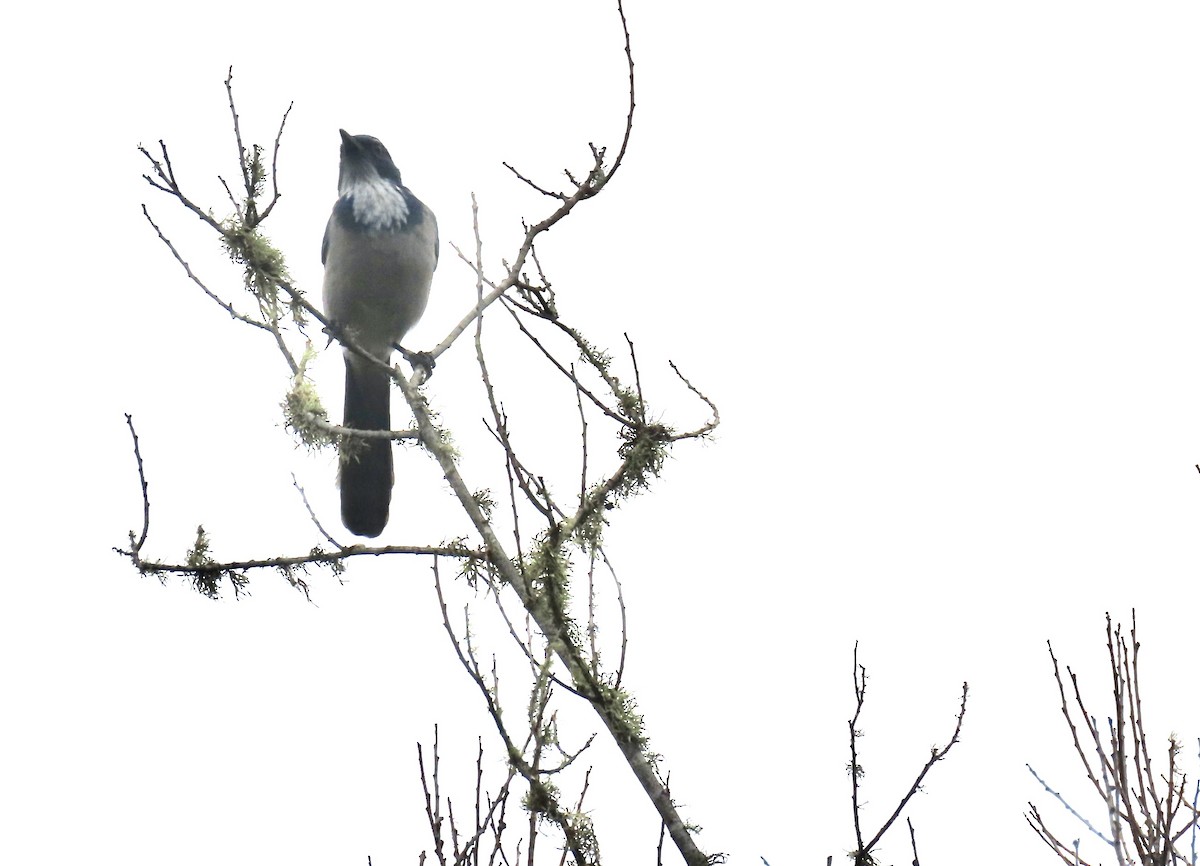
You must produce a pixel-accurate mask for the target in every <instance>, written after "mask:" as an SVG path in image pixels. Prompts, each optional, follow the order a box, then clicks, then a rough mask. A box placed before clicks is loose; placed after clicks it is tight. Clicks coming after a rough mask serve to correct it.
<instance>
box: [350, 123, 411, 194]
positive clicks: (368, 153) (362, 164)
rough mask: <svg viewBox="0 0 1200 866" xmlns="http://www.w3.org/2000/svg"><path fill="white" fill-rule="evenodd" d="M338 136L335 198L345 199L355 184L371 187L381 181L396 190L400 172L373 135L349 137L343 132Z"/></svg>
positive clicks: (385, 149)
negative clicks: (338, 156) (336, 193)
mask: <svg viewBox="0 0 1200 866" xmlns="http://www.w3.org/2000/svg"><path fill="white" fill-rule="evenodd" d="M338 132H340V133H341V136H342V158H341V164H340V166H339V169H338V194H339V195H345V194H346V193H347V192H349V191H350V190H351V189H352V188H353V187H355V186H357V185H359V184H369V185H373V184H376V183H378V182H379V181H381V180H382V181H384V182H386V183H391V184H395V185H396V186H397V187H398V186H400V169H398V168H396V163H394V162H393V161H392V155H391V154H390V153H388V150H387V148H386V147H384V146H383V142H382V141H380V140H379V139H378V138H375V136H373V135H351V134H350V133H348V132H346V130H344V129H339V130H338Z"/></svg>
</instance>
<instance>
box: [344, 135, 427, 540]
mask: <svg viewBox="0 0 1200 866" xmlns="http://www.w3.org/2000/svg"><path fill="white" fill-rule="evenodd" d="M339 131H340V132H341V135H342V152H341V167H340V169H339V171H338V200H337V203H336V204H335V205H334V206H333V214H332V215H331V216H330V217H329V223H328V225H326V227H325V239H324V241H323V242H322V244H321V263H322V264H323V265H325V285H324V298H325V315H326V316H328V317H329V318H330V319H331V320H332V321H333V323H334V325H335V326H336V327H337V328H340V329H341V330H342V332H343V333H344V334H345V336H346V337H348V338H349V339H350V340H351V341H353V342H354V344H355V345H357V346H358V347H359V348H361V349H363V350H364V351H366V352H367V353H369V354H371V355H373V356H374V357H376V358H379V359H380V360H382V361H389V360H390V358H391V354H392V344H393V343H398V342H400V340H402V339H403V338H404V335H405V334H406V333H407V332H408V330H409V328H411V327H412V326H413V325H415V324H416V323H417V320H418V319H420V318H421V314H422V313H423V312H425V304H426V302H427V301H428V300H429V284H430V282H431V281H432V280H433V270H434V268H436V267H437V260H438V232H437V220H436V219H435V218H434V216H433V212H432V211H430V210H429V208H427V207H425V205H423V204H422V203H421V202H420V200H419V199H418V198H417V197H416V196H414V195H413V194H412V193H411V192H409V191H408V188H407V187H405V186H404V185H403V184H402V183H401V182H400V170H399V169H398V168H396V164H395V163H394V162H392V157H391V155H390V154H389V153H388V152H387V148H385V147H384V146H383V143H382V142H381V141H380V140H379V139H377V138H373V137H371V136H369V135H350V134H349V133H347V132H346V131H345V130H344V129H343V130H339ZM343 354H344V356H345V359H346V404H345V414H344V417H343V420H342V425H343V426H345V427H351V428H354V429H356V430H388V429H391V397H392V389H391V384H392V383H391V378H390V376H389V375H388V373H387V371H386V370H384V369H382V368H381V367H379V366H377V365H375V364H372V363H371V362H370V361H368V360H366V359H365V358H362V357H359V356H358V355H355V354H354V353H352V352H350V351H349V350H343ZM352 450H353V451H354V453H353V454H350V455H346V456H343V458H342V460H341V470H340V472H339V480H340V483H341V491H342V523H344V524H345V526H346V528H347V529H349V530H350V531H351V532H353V533H354V534H355V535H365V536H369V537H371V538H374V537H375V536H377V535H379V533H381V532H383V528H384V527H385V526H387V522H388V508H389V506H390V504H391V500H392V484H393V476H392V443H391V440H381V439H359V440H357V442H356V447H354V448H353V449H352Z"/></svg>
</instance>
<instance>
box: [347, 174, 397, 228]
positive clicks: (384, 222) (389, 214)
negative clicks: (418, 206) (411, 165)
mask: <svg viewBox="0 0 1200 866" xmlns="http://www.w3.org/2000/svg"><path fill="white" fill-rule="evenodd" d="M346 195H347V196H348V197H349V198H350V207H351V209H352V210H353V212H354V221H355V222H356V223H358V224H359V225H361V226H363V227H364V228H367V229H371V230H373V231H384V230H387V229H399V228H403V227H404V224H405V223H407V222H408V201H407V200H406V199H405V198H404V193H402V192H401V191H400V187H399V186H397V185H396V184H394V183H392V182H391V181H387V180H384V179H383V178H381V177H379V176H378V175H376V176H375V177H373V178H371V179H370V180H361V181H359V182H357V183H355V184H354V185H352V186H351V187H350V188H349V189H348V190H346Z"/></svg>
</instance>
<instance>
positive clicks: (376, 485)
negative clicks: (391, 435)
mask: <svg viewBox="0 0 1200 866" xmlns="http://www.w3.org/2000/svg"><path fill="white" fill-rule="evenodd" d="M391 403H392V383H391V379H390V377H389V376H388V374H387V371H386V370H381V369H379V368H378V367H374V366H368V365H365V364H364V365H362V366H354V365H352V364H351V362H350V359H349V358H347V359H346V407H345V414H344V415H343V416H342V417H343V419H344V420H343V421H342V425H343V426H345V427H353V428H354V429H356V430H388V429H390V428H391V426H392V422H391ZM349 450H350V451H351V453H350V454H349V455H345V456H343V458H342V460H341V470H340V472H339V478H340V483H341V488H342V523H343V524H345V526H346V528H347V529H349V530H350V531H351V532H353V533H354V534H355V535H365V536H367V537H368V538H374V537H375V536H377V535H379V533H381V532H383V528H384V527H385V526H387V522H388V507H389V506H390V505H391V502H392V484H393V476H392V443H391V441H390V440H385V439H356V440H355V441H354V442H353V444H352V445H351V446H350V449H349Z"/></svg>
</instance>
